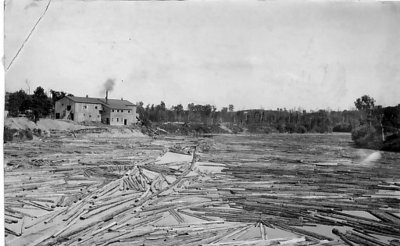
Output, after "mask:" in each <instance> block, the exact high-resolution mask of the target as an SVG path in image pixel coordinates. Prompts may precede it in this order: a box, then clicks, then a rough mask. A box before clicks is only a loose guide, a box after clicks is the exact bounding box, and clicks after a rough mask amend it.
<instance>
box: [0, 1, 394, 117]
mask: <svg viewBox="0 0 400 246" xmlns="http://www.w3.org/2000/svg"><path fill="white" fill-rule="evenodd" d="M47 4H48V0H6V7H5V39H4V47H5V66H6V68H7V67H8V66H9V69H8V70H7V69H6V71H5V89H6V91H9V92H12V91H16V90H19V89H23V90H26V91H28V90H29V89H30V91H31V92H32V91H33V90H34V89H35V88H36V87H37V86H42V87H43V88H45V89H46V90H50V89H53V90H58V91H60V90H62V91H66V92H69V93H72V94H74V95H75V96H86V95H89V96H91V97H104V95H105V92H104V83H105V82H106V81H110V80H113V81H115V83H114V87H113V90H112V91H110V93H109V97H110V98H124V99H127V100H129V101H132V102H134V103H135V102H138V101H143V102H144V104H145V105H147V104H159V103H160V102H161V101H164V102H165V103H166V105H167V106H171V105H176V104H179V103H180V104H182V105H184V106H185V107H186V106H187V104H188V103H191V102H193V103H196V104H197V103H199V104H213V105H215V106H217V108H219V109H220V108H222V107H225V106H228V105H229V104H233V105H234V106H235V109H236V110H239V109H250V108H264V109H276V108H287V109H293V108H299V107H300V108H303V109H326V108H330V109H332V110H336V109H340V110H344V109H350V108H352V107H354V101H355V99H356V98H358V97H360V96H362V95H364V94H368V95H370V96H372V97H374V98H375V99H376V101H377V104H381V105H384V106H390V105H397V104H399V103H400V72H399V68H400V28H399V23H400V2H385V3H382V2H311V1H310V2H307V1H302V2H298V1H297V2H288V1H284V2H282V1H279V2H278V1H193V0H192V1H173V2H172V1H149V2H148V1H129V0H125V1H118V0H108V1H107V0H90V1H89V0H51V4H50V6H49V7H48V9H47V12H45V14H44V15H43V17H42V18H41V20H40V21H39V23H38V24H37V26H36V28H35V29H34V31H33V32H32V34H31V36H30V37H29V39H28V41H27V42H26V43H25V44H24V46H23V48H22V49H21V52H20V53H19V54H18V56H17V57H16V58H15V60H14V61H13V63H12V64H11V65H10V63H11V60H12V59H13V57H14V56H15V55H16V53H17V51H18V49H20V47H21V45H22V44H23V43H24V40H25V39H26V37H27V36H28V34H29V33H30V31H31V29H32V27H33V26H34V25H35V23H36V22H37V21H38V19H39V18H40V16H41V15H42V14H43V13H44V11H45V8H46V5H47Z"/></svg>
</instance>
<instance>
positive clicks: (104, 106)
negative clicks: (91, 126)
mask: <svg viewBox="0 0 400 246" xmlns="http://www.w3.org/2000/svg"><path fill="white" fill-rule="evenodd" d="M55 116H56V119H69V120H73V121H75V122H85V121H87V122H102V123H104V124H108V125H131V124H134V123H136V121H137V120H136V105H135V104H133V103H131V102H129V101H127V100H123V99H121V100H118V99H108V98H107V96H106V98H91V97H88V96H86V97H71V96H65V97H64V98H62V99H60V100H58V101H57V102H56V104H55Z"/></svg>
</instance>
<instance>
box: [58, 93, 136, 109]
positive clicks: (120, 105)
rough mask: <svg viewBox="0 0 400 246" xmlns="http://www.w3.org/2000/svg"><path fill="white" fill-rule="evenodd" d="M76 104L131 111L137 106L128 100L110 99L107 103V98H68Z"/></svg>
mask: <svg viewBox="0 0 400 246" xmlns="http://www.w3.org/2000/svg"><path fill="white" fill-rule="evenodd" d="M66 97H67V98H69V99H71V100H72V101H74V102H78V103H88V104H102V105H103V106H105V107H108V108H111V109H130V107H132V106H136V105H135V104H133V103H131V102H130V101H128V100H123V99H121V100H118V99H108V100H107V102H106V99H105V98H93V97H71V96H66Z"/></svg>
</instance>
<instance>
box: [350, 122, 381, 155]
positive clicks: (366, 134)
mask: <svg viewBox="0 0 400 246" xmlns="http://www.w3.org/2000/svg"><path fill="white" fill-rule="evenodd" d="M351 138H352V139H353V141H354V143H355V145H356V146H358V147H363V148H369V149H381V148H382V146H383V142H382V139H381V136H380V134H379V133H377V131H376V129H375V128H374V127H372V126H368V125H362V126H359V127H357V128H355V129H354V130H353V131H352V132H351Z"/></svg>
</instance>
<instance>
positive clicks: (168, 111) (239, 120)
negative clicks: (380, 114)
mask: <svg viewBox="0 0 400 246" xmlns="http://www.w3.org/2000/svg"><path fill="white" fill-rule="evenodd" d="M137 113H138V114H139V118H140V120H141V121H142V122H143V123H144V124H150V123H151V122H155V123H164V122H192V123H203V124H207V125H210V124H211V125H212V124H219V123H230V124H232V125H236V126H240V127H243V128H247V129H248V130H249V131H250V132H257V133H270V132H289V133H306V132H318V133H324V132H332V131H336V132H351V130H352V129H353V128H354V127H356V126H358V125H359V124H360V117H361V114H360V112H359V111H357V110H350V111H347V110H344V111H328V110H319V111H316V112H313V111H311V112H307V111H305V110H302V111H299V110H286V109H277V110H241V111H234V106H233V105H232V104H231V105H229V106H228V107H224V108H222V110H220V111H217V110H216V107H215V106H213V105H210V104H206V105H200V104H193V103H191V104H188V105H187V107H186V109H185V108H184V107H183V105H181V104H179V105H176V106H172V107H171V108H166V106H165V103H164V102H161V103H160V104H159V105H147V106H146V107H144V105H143V103H142V102H139V103H138V104H137Z"/></svg>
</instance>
